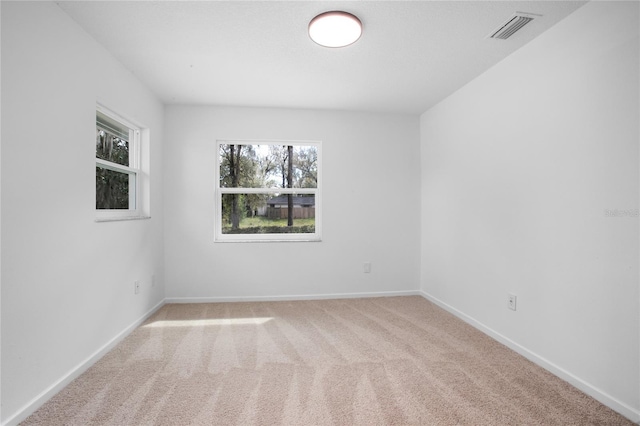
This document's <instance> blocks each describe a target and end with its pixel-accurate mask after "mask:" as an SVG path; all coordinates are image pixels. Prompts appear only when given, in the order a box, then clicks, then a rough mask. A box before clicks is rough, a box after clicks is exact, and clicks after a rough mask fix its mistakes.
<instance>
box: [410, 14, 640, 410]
mask: <svg viewBox="0 0 640 426" xmlns="http://www.w3.org/2000/svg"><path fill="white" fill-rule="evenodd" d="M638 12H639V11H638V3H637V2H622V3H617V2H592V3H589V4H587V5H586V6H584V7H582V8H580V9H578V10H577V11H576V12H575V13H573V14H572V15H570V16H569V17H568V18H567V19H566V20H564V21H562V22H560V23H559V24H558V25H556V26H555V27H553V28H552V29H550V30H549V31H547V32H546V33H544V34H542V35H541V36H540V37H538V38H537V39H536V40H534V41H533V42H531V43H530V44H528V45H526V46H524V47H523V48H522V49H520V50H519V51H517V52H516V53H515V54H513V55H512V56H510V57H508V58H507V59H505V60H504V61H502V62H501V63H499V64H498V65H496V66H495V67H494V68H492V69H490V70H489V71H488V72H486V73H485V74H484V75H482V76H480V77H479V78H477V79H476V80H474V81H473V82H471V83H469V84H468V85H467V86H465V87H464V88H462V89H461V90H459V91H458V92H457V93H455V94H453V95H452V96H450V97H449V98H448V99H446V100H444V101H443V102H442V103H440V104H439V105H437V106H436V107H434V108H432V109H431V110H429V111H427V112H425V113H424V114H423V116H422V117H421V139H422V254H421V256H422V276H421V281H422V289H423V291H424V292H425V293H427V294H428V295H429V296H430V297H432V298H434V299H436V300H438V301H439V302H441V303H443V304H444V305H446V306H448V307H449V309H451V310H453V311H456V312H457V313H458V314H459V315H461V316H463V317H465V318H466V319H467V320H470V321H476V325H481V326H484V327H486V329H487V330H489V331H490V332H492V333H494V335H496V336H501V337H502V338H503V341H509V340H510V341H511V343H512V346H514V347H517V346H518V345H519V346H520V349H521V351H522V352H523V353H527V354H528V355H530V356H531V357H532V358H535V359H536V360H537V361H538V362H541V363H543V364H545V363H548V364H547V366H549V367H551V368H552V370H554V371H555V372H557V373H558V372H560V373H562V374H563V375H564V377H565V378H569V379H570V380H571V381H572V382H573V383H574V384H577V385H578V386H580V387H582V388H583V389H585V390H587V391H588V392H590V393H591V394H593V395H595V396H597V397H598V398H599V399H601V400H603V401H605V402H607V403H608V404H609V405H611V406H612V407H614V408H616V409H617V410H619V411H621V412H622V413H623V414H625V415H627V416H630V417H631V418H633V419H634V420H636V421H638V420H640V414H639V413H640V389H639V386H640V385H639V383H640V371H639V363H640V352H639V342H638V340H639V336H640V330H639V324H640V317H639V312H640V307H639V291H638V290H639V289H638V272H639V271H638V255H639V253H638V231H639V228H638V217H637V216H635V212H637V209H638V207H639V205H638V191H639V186H638V178H639V175H638V141H639V131H638V117H639V114H640V111H639V107H638V104H639V102H638V98H639V86H638V78H639V69H638V62H639V53H638V52H639V44H638V27H639V25H638V16H639V13H638ZM488 42H494V41H488ZM497 42H498V43H501V41H497ZM606 209H620V210H631V213H632V216H633V217H607V216H606V215H605V210H606ZM507 292H512V293H514V294H516V295H517V297H518V304H517V311H516V312H513V311H510V310H508V309H507V307H506V305H507V303H506V301H507Z"/></svg>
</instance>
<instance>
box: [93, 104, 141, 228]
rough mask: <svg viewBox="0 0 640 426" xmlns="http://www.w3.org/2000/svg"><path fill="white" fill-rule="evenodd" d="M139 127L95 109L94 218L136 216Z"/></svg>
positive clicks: (138, 203)
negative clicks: (95, 216)
mask: <svg viewBox="0 0 640 426" xmlns="http://www.w3.org/2000/svg"><path fill="white" fill-rule="evenodd" d="M139 192H140V129H139V128H137V127H136V126H134V125H132V124H131V123H128V122H127V121H125V120H124V119H122V118H120V117H118V116H117V115H115V114H114V113H112V112H110V111H108V110H106V109H104V108H101V107H100V108H98V109H97V110H96V214H97V217H98V219H110V218H111V219H117V218H127V217H137V216H139V215H140V201H139Z"/></svg>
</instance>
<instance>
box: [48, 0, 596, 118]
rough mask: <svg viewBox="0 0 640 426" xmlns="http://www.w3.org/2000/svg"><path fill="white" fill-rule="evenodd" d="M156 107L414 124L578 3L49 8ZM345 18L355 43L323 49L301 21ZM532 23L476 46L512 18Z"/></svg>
mask: <svg viewBox="0 0 640 426" xmlns="http://www.w3.org/2000/svg"><path fill="white" fill-rule="evenodd" d="M58 4H59V6H60V7H61V8H62V9H63V10H64V11H65V12H66V13H67V14H69V15H70V16H71V17H72V18H73V19H74V20H75V21H77V22H78V23H79V24H80V25H81V26H82V27H83V28H84V29H85V30H86V31H87V32H88V33H89V34H90V35H91V36H93V37H94V38H95V39H96V40H97V41H98V42H99V43H100V44H102V45H103V46H104V47H105V48H106V49H107V50H109V51H110V52H111V53H112V54H113V55H114V56H115V57H116V58H117V59H118V60H119V61H120V62H122V64H124V66H125V67H127V68H128V69H129V70H130V71H131V72H133V73H134V74H135V75H136V76H137V77H138V78H139V79H140V80H141V81H143V82H144V83H145V84H146V85H147V86H148V87H149V88H150V89H151V90H153V91H154V92H155V93H156V94H157V95H158V97H159V98H160V99H161V100H162V101H163V102H165V103H168V104H170V103H180V104H185V103H186V104H209V105H241V106H268V107H289V108H320V109H338V110H357V111H384V112H399V113H411V114H420V113H422V112H424V111H426V110H427V109H429V108H430V107H431V106H433V105H434V104H436V103H437V102H439V101H440V100H442V99H443V98H445V97H446V96H448V95H449V94H451V93H453V92H454V91H456V90H457V89H459V88H460V87H462V86H463V85H464V84H466V83H467V82H469V81H470V80H472V79H474V78H475V77H477V76H478V75H480V74H481V73H483V72H484V71H485V70H487V69H488V68H490V67H491V66H493V65H494V64H496V63H497V62H499V61H500V60H502V59H503V58H505V57H506V56H508V55H509V54H510V53H512V52H514V51H515V50H517V49H518V48H520V47H521V46H523V45H524V44H526V43H527V42H529V41H530V40H532V39H533V38H535V37H537V36H538V35H540V34H541V33H543V32H544V31H545V30H546V29H548V28H550V27H551V26H552V25H554V24H555V23H557V22H558V21H559V20H561V19H562V18H564V17H565V16H567V15H568V14H570V13H571V12H573V11H574V10H576V9H577V8H578V7H580V6H582V5H583V4H584V2H578V1H561V2H553V1H466V2H462V1H446V2H445V1H410V2H401V1H375V2H369V1H362V2H360V1H358V2H355V1H347V2H344V1H342V2H323V1H288V2H280V1H277V2H276V1H248V2H244V1H229V2H222V1H212V2H211V1H189V2H187V1H137V2H127V1H61V2H58ZM327 10H345V11H348V12H351V13H353V14H355V15H357V16H358V17H359V18H360V20H361V21H362V23H363V25H364V32H363V35H362V37H361V39H360V40H359V41H358V42H357V43H355V44H353V45H351V46H348V47H346V48H341V49H327V48H323V47H320V46H318V45H317V44H315V43H314V42H312V41H311V40H310V39H309V37H308V35H307V26H308V23H309V21H310V20H311V19H312V18H313V17H314V16H315V15H317V14H319V13H321V12H324V11H327ZM516 11H519V12H528V13H535V14H539V15H542V17H540V18H537V19H535V20H534V21H533V22H532V23H530V24H528V25H526V26H525V27H524V28H523V29H522V30H520V31H519V32H517V33H516V34H515V35H514V36H513V37H511V38H510V39H509V40H494V39H488V38H486V36H487V35H488V34H489V33H490V32H492V31H493V30H495V29H497V27H499V26H500V25H501V24H502V23H503V22H504V21H506V20H507V19H508V18H510V17H511V16H512V15H513V13H515V12H516Z"/></svg>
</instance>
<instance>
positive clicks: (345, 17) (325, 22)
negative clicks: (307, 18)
mask: <svg viewBox="0 0 640 426" xmlns="http://www.w3.org/2000/svg"><path fill="white" fill-rule="evenodd" d="M360 35H362V22H360V20H359V19H358V18H357V17H356V16H354V15H352V14H350V13H347V12H342V11H338V10H333V11H331V12H324V13H321V14H320V15H318V16H316V17H315V18H313V19H312V20H311V22H309V37H311V40H313V41H315V42H316V43H318V44H319V45H320V46H324V47H345V46H348V45H350V44H353V43H355V42H356V41H358V39H359V38H360Z"/></svg>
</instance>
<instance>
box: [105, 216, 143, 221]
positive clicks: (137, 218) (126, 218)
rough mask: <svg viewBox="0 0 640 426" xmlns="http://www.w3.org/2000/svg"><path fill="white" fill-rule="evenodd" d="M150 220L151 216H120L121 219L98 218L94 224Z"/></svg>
mask: <svg viewBox="0 0 640 426" xmlns="http://www.w3.org/2000/svg"><path fill="white" fill-rule="evenodd" d="M143 219H151V216H122V217H99V218H96V219H95V221H96V222H121V221H123V220H143Z"/></svg>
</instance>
